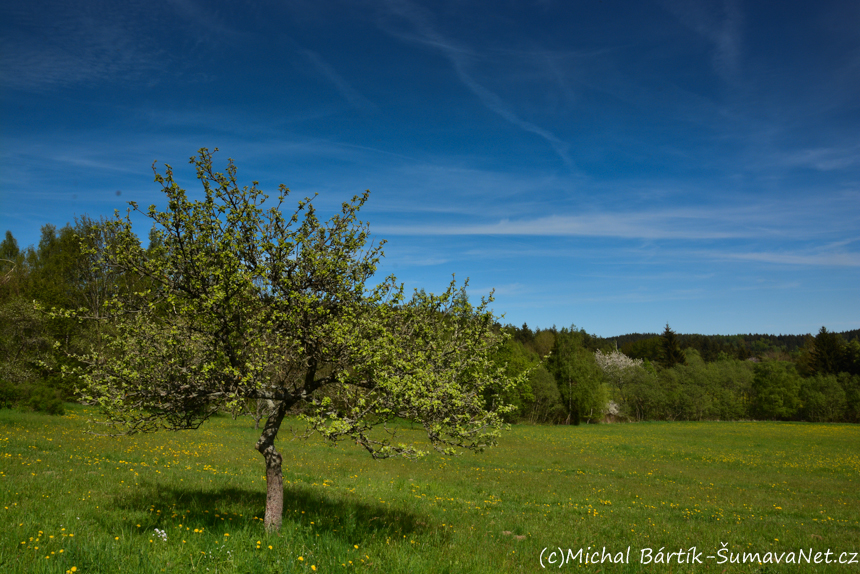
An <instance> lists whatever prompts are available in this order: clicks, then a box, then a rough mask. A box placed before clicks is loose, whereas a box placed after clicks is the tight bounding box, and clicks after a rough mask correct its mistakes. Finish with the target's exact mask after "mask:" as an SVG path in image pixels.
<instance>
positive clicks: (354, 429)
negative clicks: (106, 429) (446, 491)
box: [77, 149, 515, 530]
mask: <svg viewBox="0 0 860 574" xmlns="http://www.w3.org/2000/svg"><path fill="white" fill-rule="evenodd" d="M216 151H217V150H216ZM191 163H193V164H194V165H195V167H196V170H197V177H198V179H199V180H200V181H201V183H202V184H203V189H204V192H205V196H204V198H203V199H202V200H199V201H191V200H189V199H188V197H187V196H186V193H185V191H184V190H183V189H181V188H180V187H179V186H178V185H177V184H176V182H175V181H174V179H173V172H172V170H171V168H170V166H166V174H165V175H160V174H159V173H158V172H157V171H155V168H154V167H153V171H155V174H156V177H155V179H156V181H157V182H158V183H160V184H161V185H162V188H163V191H164V193H165V195H166V197H167V206H168V207H167V210H166V211H163V212H161V211H158V210H156V208H155V206H151V207H150V208H149V209H148V210H147V211H145V212H144V211H141V210H140V209H138V207H137V205H136V204H134V203H132V204H131V205H132V209H134V210H135V211H138V212H139V213H141V214H143V215H145V216H146V217H148V218H149V219H151V220H152V221H153V222H154V231H153V233H151V235H150V237H151V240H152V244H151V246H150V248H149V249H147V250H145V249H143V248H142V247H141V245H140V242H139V240H138V238H137V236H136V235H135V234H134V233H132V229H131V219H130V216H126V218H125V219H122V218H119V217H117V219H116V220H114V221H111V222H109V223H108V226H109V230H108V231H109V232H110V233H111V236H112V237H113V238H114V240H113V241H111V242H110V244H109V245H106V246H105V248H104V251H103V253H102V254H101V256H102V258H103V260H104V262H105V263H106V264H107V265H109V266H110V267H111V268H113V269H116V270H119V271H121V272H122V273H125V274H128V275H130V276H133V277H135V278H136V281H134V282H131V283H129V284H130V285H134V287H131V288H128V289H123V290H120V291H117V292H115V293H114V294H113V295H112V297H111V298H110V299H109V301H108V302H107V304H106V306H105V309H106V312H105V313H101V314H98V315H97V316H96V317H95V318H91V319H92V320H97V321H100V322H103V323H104V324H105V328H103V329H99V330H98V333H99V335H100V336H101V340H100V342H99V344H97V345H94V346H93V347H92V348H91V349H90V350H89V352H87V353H84V354H80V355H78V356H77V359H78V360H79V361H80V364H82V365H84V367H83V368H80V369H79V370H78V375H79V376H80V378H81V380H82V381H83V386H82V387H81V388H80V393H81V396H82V397H83V398H84V399H85V400H87V401H88V402H90V403H92V404H96V405H99V406H100V407H101V408H102V410H103V412H104V413H105V414H106V415H107V418H108V421H109V423H111V424H113V425H114V430H115V432H117V433H136V432H149V431H155V430H158V429H168V430H182V429H194V428H197V427H199V426H200V425H201V424H202V423H203V422H204V421H206V420H207V419H208V418H209V417H211V416H212V415H213V414H214V413H215V412H217V411H218V410H220V409H224V408H227V409H231V408H234V407H236V406H237V405H238V404H239V403H241V402H243V401H248V400H262V401H266V404H267V405H268V406H269V407H270V408H268V409H267V419H266V423H265V426H264V429H263V431H262V433H261V435H260V438H259V440H258V441H257V443H256V449H257V450H258V451H259V452H260V453H261V454H262V456H263V458H264V460H265V465H266V482H267V496H266V512H265V525H266V528H267V529H269V530H276V529H278V528H280V525H281V522H282V514H283V473H282V467H281V464H282V457H281V455H280V453H279V452H278V451H277V449H276V448H275V439H276V437H277V434H278V431H279V429H280V427H281V423H282V422H283V420H284V417H285V416H286V415H287V413H288V412H289V411H290V410H291V409H293V408H295V407H303V410H304V411H305V413H306V415H305V416H306V420H307V421H308V422H309V423H310V425H311V427H312V428H314V429H316V430H318V431H320V432H322V433H323V435H324V436H325V437H327V438H328V439H330V440H339V439H343V438H349V439H352V440H354V441H355V442H356V443H357V444H359V445H361V446H363V447H364V448H365V449H367V450H368V451H369V452H370V453H371V455H373V456H374V457H388V456H410V457H414V456H420V455H421V454H423V453H422V452H421V451H419V450H418V449H416V448H414V447H412V446H409V445H403V444H398V443H395V442H394V436H393V434H385V433H384V432H371V431H372V429H373V428H374V427H376V426H378V425H383V426H384V425H385V423H386V422H388V421H390V420H391V419H392V418H394V417H404V418H409V419H412V420H414V421H417V422H419V423H420V424H422V425H423V426H424V428H425V429H426V431H427V435H428V437H429V439H430V442H431V444H432V445H433V446H435V447H436V448H437V449H439V450H441V451H442V452H445V453H449V454H450V453H453V452H455V451H456V449H457V448H464V449H470V450H480V449H482V448H484V447H486V446H491V445H493V444H494V443H495V441H496V438H497V437H498V435H499V431H500V429H501V428H502V427H503V426H504V424H503V421H502V419H501V415H502V414H504V413H505V412H506V411H507V410H509V407H506V406H505V405H502V404H499V403H495V404H491V405H490V407H487V401H486V397H487V396H499V395H500V394H501V393H503V392H504V391H505V390H506V389H507V388H508V387H509V386H511V385H513V384H515V381H511V380H509V378H508V377H506V376H505V375H504V372H503V371H502V370H501V369H499V368H498V367H495V366H494V365H493V363H492V361H491V360H490V355H491V354H492V352H493V351H494V350H495V349H496V348H497V347H498V346H499V345H500V344H502V343H503V342H504V335H503V334H499V333H496V332H495V329H494V325H495V317H494V316H493V314H492V312H490V311H489V310H488V305H489V303H490V301H491V300H492V298H490V299H487V300H482V301H481V304H480V305H478V306H474V307H473V306H472V305H471V304H469V302H468V300H467V299H466V298H464V297H462V296H460V295H459V294H460V290H459V289H457V288H456V285H455V284H454V283H453V282H452V284H451V286H450V287H449V289H448V290H447V291H445V292H444V293H443V294H441V295H438V296H434V295H426V294H424V293H416V294H415V295H414V296H413V297H412V298H411V299H406V298H405V297H404V296H403V290H402V287H397V286H396V285H395V283H394V279H393V278H388V279H386V280H384V281H381V282H380V283H378V284H377V285H376V286H370V285H368V281H369V279H370V278H371V277H372V276H373V274H374V273H375V271H376V268H377V264H378V262H379V259H380V258H381V257H382V255H383V254H382V251H381V244H377V245H373V244H371V243H370V241H369V232H368V229H367V226H366V225H364V224H363V223H361V222H360V221H359V220H358V219H357V215H358V210H359V209H360V208H361V206H362V205H363V204H364V202H365V201H366V200H367V197H368V194H367V193H365V194H364V195H362V196H357V197H355V198H353V200H352V202H349V203H344V204H343V206H342V209H341V212H340V214H338V215H335V216H334V217H332V218H331V219H329V220H328V221H327V222H324V223H323V222H321V221H320V220H319V219H317V217H316V212H315V210H314V208H313V206H312V204H311V202H310V200H305V201H301V202H299V203H298V207H297V208H296V209H295V211H294V212H293V213H292V215H290V216H287V217H285V216H284V215H283V213H282V211H281V209H280V208H281V205H282V204H283V202H284V200H285V199H286V196H287V195H288V193H289V190H288V189H286V188H285V187H284V186H281V188H280V194H279V197H278V203H277V204H276V205H275V206H273V207H270V208H268V209H264V208H263V203H264V202H265V201H266V199H267V197H268V196H266V195H264V194H263V193H262V192H261V191H259V190H258V188H257V182H254V183H253V185H252V187H250V188H248V187H243V188H240V187H239V186H238V184H237V180H236V168H235V166H234V165H233V163H232V161H229V162H228V167H227V172H226V174H223V173H219V172H215V171H214V170H213V167H212V156H211V154H210V153H209V152H208V150H206V149H201V150H200V155H199V156H195V157H192V158H191Z"/></svg>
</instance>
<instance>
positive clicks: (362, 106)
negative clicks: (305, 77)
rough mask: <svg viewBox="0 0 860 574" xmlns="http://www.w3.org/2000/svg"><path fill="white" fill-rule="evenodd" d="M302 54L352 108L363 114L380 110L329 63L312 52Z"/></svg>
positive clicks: (304, 51) (307, 51) (305, 51)
mask: <svg viewBox="0 0 860 574" xmlns="http://www.w3.org/2000/svg"><path fill="white" fill-rule="evenodd" d="M302 54H303V55H304V56H305V57H306V58H307V59H308V60H309V61H310V63H311V64H313V66H314V68H315V69H316V71H317V72H319V73H320V74H321V75H322V76H323V77H324V78H325V79H326V80H328V81H329V82H331V83H332V85H333V86H334V87H335V89H336V90H337V91H338V93H339V94H340V95H341V96H342V97H343V99H344V100H346V101H347V103H349V105H351V106H352V107H354V108H355V109H357V110H360V111H363V112H368V113H369V112H375V111H377V110H378V108H377V107H376V105H375V104H374V103H373V102H371V101H370V100H368V99H367V98H365V97H364V96H362V95H361V94H360V93H358V91H356V90H355V88H353V87H352V86H351V85H350V84H349V82H347V81H346V80H345V79H344V78H343V77H342V76H341V75H340V74H338V73H337V72H336V71H335V69H334V68H332V67H331V66H330V65H329V64H328V62H326V61H325V60H323V59H322V57H321V56H320V55H319V54H317V53H316V52H313V51H311V50H302Z"/></svg>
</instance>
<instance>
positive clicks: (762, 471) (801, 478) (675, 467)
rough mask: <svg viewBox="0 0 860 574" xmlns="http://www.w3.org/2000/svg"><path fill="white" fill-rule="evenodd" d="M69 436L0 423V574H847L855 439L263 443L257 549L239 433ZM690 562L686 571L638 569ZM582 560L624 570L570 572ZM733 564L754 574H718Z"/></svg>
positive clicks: (16, 419)
mask: <svg viewBox="0 0 860 574" xmlns="http://www.w3.org/2000/svg"><path fill="white" fill-rule="evenodd" d="M87 416H88V411H87V410H86V409H85V408H84V407H79V406H71V407H69V408H68V409H67V414H66V415H65V416H62V417H48V416H43V415H37V414H31V413H22V412H17V411H9V410H3V411H0V461H2V462H0V513H2V514H0V516H2V520H0V526H2V528H0V571H2V572H28V573H41V572H46V573H47V572H51V573H65V572H76V573H89V572H104V573H120V572H154V573H158V572H192V571H194V572H212V573H215V572H248V573H258V572H259V573H263V572H279V573H280V572H352V571H360V572H364V571H374V572H386V573H388V572H390V573H395V572H416V573H417V572H535V571H540V570H542V568H541V561H543V564H544V566H547V567H549V568H559V567H560V569H561V570H574V569H585V570H588V571H591V572H595V573H597V572H599V571H602V572H704V571H710V572H719V573H722V572H724V571H729V572H860V564H857V563H855V564H842V565H840V564H839V563H838V561H839V559H840V556H842V559H843V560H844V561H847V560H850V558H851V554H850V553H855V552H860V426H856V425H855V426H852V425H816V424H806V423H803V424H793V423H757V422H750V423H745V422H733V423H717V422H711V423H640V424H617V425H583V426H579V427H534V426H517V427H514V428H513V429H512V431H511V432H510V433H506V434H505V435H504V436H503V439H502V442H501V445H500V446H499V447H498V448H496V449H493V450H492V451H489V452H486V453H484V454H480V455H473V454H466V455H463V456H460V457H456V458H443V457H441V456H431V457H428V458H425V459H422V460H420V461H417V462H409V461H400V460H388V461H373V460H371V459H370V458H369V457H368V456H367V454H366V453H364V452H363V451H360V450H359V449H358V448H356V447H355V446H352V445H341V446H338V447H336V448H332V447H329V446H327V445H325V444H323V443H322V442H321V441H319V440H318V439H316V438H311V439H308V440H289V437H290V436H291V435H290V434H289V432H287V431H286V430H282V431H281V439H280V440H279V449H280V450H281V451H282V452H283V454H284V473H285V482H286V489H285V509H286V511H285V520H284V527H283V529H282V530H281V531H280V532H279V533H277V534H272V535H266V534H265V533H264V530H263V524H262V520H261V519H262V514H261V513H262V512H263V507H264V501H265V480H264V478H263V460H262V457H261V456H260V455H259V454H258V453H257V452H256V451H255V450H254V449H253V444H254V442H255V440H256V438H257V433H256V432H255V431H254V430H253V422H252V421H250V420H249V419H247V418H245V419H240V420H238V421H233V420H232V419H231V418H229V417H219V418H216V419H214V420H212V421H210V422H209V423H207V424H206V425H204V426H203V427H202V428H201V429H199V430H197V431H186V432H184V433H157V434H153V435H141V436H136V437H128V438H101V437H94V436H92V435H88V434H84V432H83V431H85V430H86V428H87V427H86V424H85V421H86V419H87ZM404 432H405V433H406V434H407V435H409V434H410V433H411V432H412V431H409V430H408V429H406V430H405V431H404ZM415 436H418V432H417V431H415ZM156 529H158V531H156ZM723 543H724V544H725V546H721V544H723ZM694 546H695V547H696V548H697V551H698V552H702V555H701V557H700V559H701V560H702V562H703V563H702V564H690V563H686V562H687V561H689V560H690V559H691V556H690V554H683V555H680V556H679V555H678V554H674V555H673V556H672V558H671V562H672V563H671V564H666V563H664V561H663V560H661V563H654V562H651V563H650V564H647V565H643V564H641V561H642V559H643V556H642V551H643V549H646V548H650V549H652V554H651V556H652V559H656V558H658V557H659V558H664V557H665V553H667V552H675V553H677V552H678V550H680V549H684V550H685V551H686V550H687V549H689V548H690V547H694ZM588 547H591V550H589V551H588V552H589V553H591V552H594V550H595V549H597V550H598V551H601V552H602V548H603V547H606V551H607V552H609V553H610V554H611V555H612V557H613V558H617V557H618V553H619V552H621V553H622V554H623V553H626V552H627V548H628V547H630V553H629V555H628V556H629V563H627V562H624V563H609V562H607V561H606V560H605V559H603V561H602V563H600V559H598V563H596V564H592V563H590V561H589V563H588V564H586V563H585V561H586V559H585V554H580V555H579V559H577V560H570V558H571V557H573V556H575V553H576V552H577V551H578V549H580V548H584V549H588ZM661 547H662V548H663V549H664V550H663V552H664V554H658V550H659V549H660V548H661ZM720 548H724V550H723V552H724V554H723V556H724V557H726V558H728V560H727V561H725V563H722V564H718V561H720V560H722V557H721V556H719V555H717V551H718V550H720ZM545 549H546V550H545ZM559 549H561V552H562V554H564V555H565V556H567V558H568V561H566V562H564V563H562V562H560V560H559ZM568 549H572V552H571V553H568ZM810 549H811V551H812V552H813V553H817V552H821V553H822V554H821V555H820V556H819V559H820V560H821V561H822V563H820V564H816V563H815V559H814V558H815V557H814V554H813V558H812V559H810V560H809V563H807V559H806V558H804V557H802V556H800V557H799V556H798V552H799V551H800V550H802V551H803V552H804V553H805V555H804V556H808V554H809V552H810ZM828 550H830V551H831V552H832V554H830V555H827V554H825V553H826V552H827V551H828ZM552 551H555V553H556V554H555V555H552V554H550V553H551V552H552ZM744 552H748V553H759V557H760V558H761V559H762V562H764V563H763V564H759V561H758V560H755V559H753V560H752V561H751V562H750V561H749V560H748V563H747V564H735V563H732V560H733V559H740V558H739V557H742V556H743V553H744ZM768 552H771V553H774V552H775V553H776V556H780V555H781V554H782V557H781V563H780V564H774V563H771V559H772V558H773V556H774V555H773V554H770V555H767V553H768ZM843 552H845V553H847V554H844V555H842V553H843ZM790 553H794V560H793V561H796V560H798V559H799V560H800V561H801V562H802V563H801V564H788V565H786V564H785V563H784V562H785V561H786V560H790V559H791V554H790ZM708 555H713V556H716V558H714V559H708V558H705V557H706V556H708ZM591 556H592V557H593V554H592V555H591ZM553 559H554V562H553V563H550V562H549V561H550V560H553ZM826 559H829V560H831V562H833V563H831V564H830V565H826V564H825V563H824V560H826ZM645 560H646V561H647V555H646V558H645ZM857 560H858V562H860V558H858V559H857ZM679 561H681V562H682V563H681V564H679V563H678V562H679Z"/></svg>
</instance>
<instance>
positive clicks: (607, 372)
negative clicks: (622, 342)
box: [594, 349, 643, 389]
mask: <svg viewBox="0 0 860 574" xmlns="http://www.w3.org/2000/svg"><path fill="white" fill-rule="evenodd" d="M594 359H595V360H596V361H597V366H599V367H600V370H601V371H603V374H604V376H606V378H608V379H609V380H610V381H612V382H613V383H614V384H615V385H616V386H617V387H618V388H619V389H621V388H623V387H624V383H625V382H627V381H628V380H629V378H630V376H631V375H632V374H633V373H634V372H635V370H636V369H638V368H640V367H642V365H643V361H642V359H631V358H630V357H628V356H627V355H625V354H624V353H622V352H621V351H619V350H618V349H615V350H614V351H611V352H609V353H604V352H603V351H596V352H595V353H594Z"/></svg>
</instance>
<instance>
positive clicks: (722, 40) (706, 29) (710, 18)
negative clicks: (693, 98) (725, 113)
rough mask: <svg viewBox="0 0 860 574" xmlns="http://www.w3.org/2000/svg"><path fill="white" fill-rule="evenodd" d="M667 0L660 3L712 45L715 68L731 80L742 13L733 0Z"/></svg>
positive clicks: (736, 65)
mask: <svg viewBox="0 0 860 574" xmlns="http://www.w3.org/2000/svg"><path fill="white" fill-rule="evenodd" d="M713 4H714V3H713V2H708V1H707V0H666V1H665V2H663V5H664V6H665V7H666V9H667V10H669V12H671V13H672V15H674V16H675V17H676V18H677V19H678V21H680V22H681V23H682V24H683V25H684V26H686V27H688V28H690V29H691V30H693V31H694V32H696V33H697V34H699V35H700V36H702V37H703V38H705V39H706V40H707V41H709V42H710V43H711V44H712V45H713V50H714V53H713V65H714V70H715V71H716V72H717V74H719V75H720V76H721V77H722V78H723V79H724V80H734V79H735V78H736V77H737V74H738V73H739V67H740V58H741V44H742V36H741V26H742V24H743V17H742V14H741V11H740V8H739V7H738V5H737V2H736V0H721V2H720V4H721V5H720V6H714V5H713Z"/></svg>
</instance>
